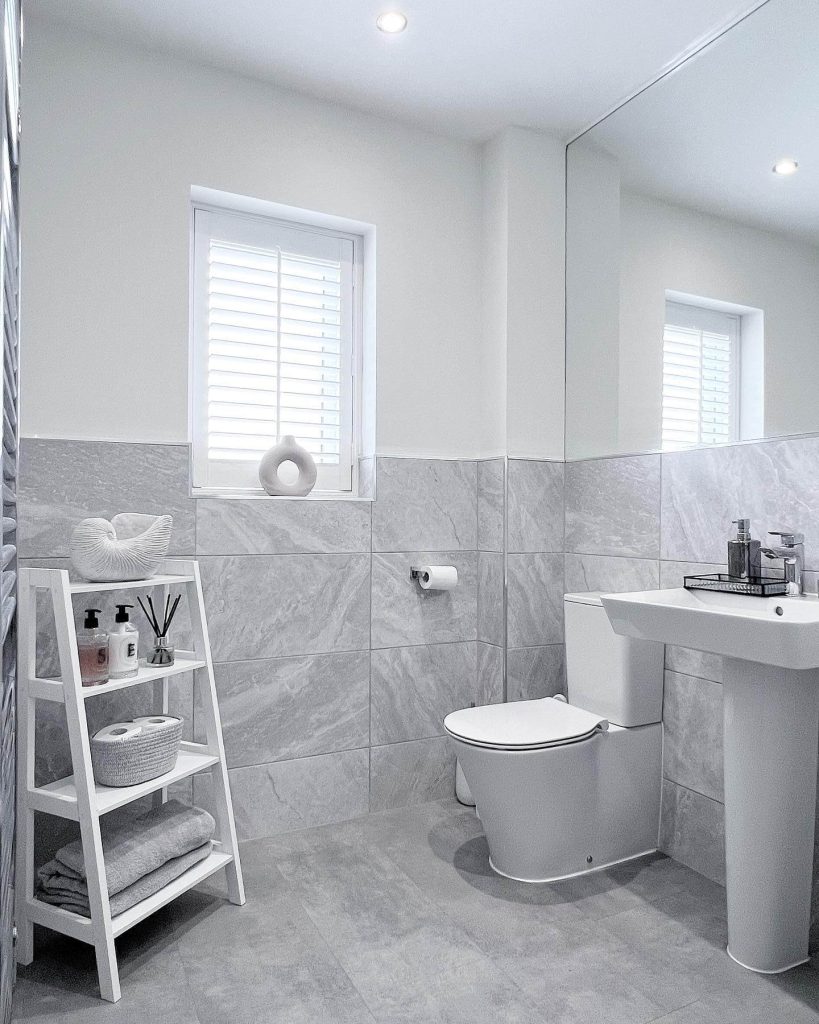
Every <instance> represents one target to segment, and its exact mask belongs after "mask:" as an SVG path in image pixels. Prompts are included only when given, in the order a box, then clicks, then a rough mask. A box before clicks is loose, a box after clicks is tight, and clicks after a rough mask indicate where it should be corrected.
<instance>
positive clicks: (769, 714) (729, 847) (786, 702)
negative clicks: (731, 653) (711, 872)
mask: <svg viewBox="0 0 819 1024" xmlns="http://www.w3.org/2000/svg"><path fill="white" fill-rule="evenodd" d="M724 666H725V671H724V685H723V697H724V706H725V718H724V729H725V853H726V876H727V877H726V887H727V894H728V953H729V954H730V956H731V957H732V958H733V959H734V960H736V961H737V963H739V964H741V965H742V966H743V967H747V968H749V969H750V970H752V971H759V972H761V973H764V974H777V973H779V972H780V971H786V970H788V968H790V967H795V966H796V965H797V964H800V963H804V962H805V961H806V960H807V959H808V932H809V929H810V906H811V884H812V874H813V839H814V826H815V817H816V769H817V748H818V747H819V669H806V670H796V669H785V668H777V667H775V666H773V665H762V664H759V663H757V662H752V661H741V660H739V659H737V658H729V657H726V658H725V659H724Z"/></svg>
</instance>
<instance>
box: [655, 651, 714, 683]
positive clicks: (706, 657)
mask: <svg viewBox="0 0 819 1024" xmlns="http://www.w3.org/2000/svg"><path fill="white" fill-rule="evenodd" d="M665 667H666V668H667V669H670V670H671V671H672V672H682V673H683V674H684V675H687V676H696V677H697V678H699V679H708V680H711V681H712V682H715V683H721V682H722V658H721V656H720V655H719V654H708V653H707V652H706V651H695V650H693V649H692V648H690V647H677V646H675V645H674V644H666V646H665Z"/></svg>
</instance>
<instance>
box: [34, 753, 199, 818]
mask: <svg viewBox="0 0 819 1024" xmlns="http://www.w3.org/2000/svg"><path fill="white" fill-rule="evenodd" d="M218 762H219V758H218V757H216V756H215V755H214V754H209V753H208V752H207V747H205V746H203V745H201V744H194V743H186V744H185V747H183V748H182V749H180V751H179V755H178V757H177V759H176V764H175V765H174V767H173V768H172V769H171V770H170V771H169V772H166V773H165V774H164V775H160V776H159V777H158V778H156V779H149V780H148V782H140V783H139V784H138V785H136V786H100V785H99V783H97V784H95V786H94V795H95V797H96V804H97V812H98V813H99V814H107V813H108V812H109V811H114V810H116V809H117V807H124V806H125V804H130V803H132V802H133V801H134V800H139V799H140V798H141V797H143V796H148V795H149V794H151V793H155V792H156V791H157V790H158V789H164V788H165V787H166V786H170V785H171V784H172V783H174V782H179V781H180V780H181V779H187V778H188V776H190V775H195V774H196V773H197V772H201V771H203V770H204V769H205V768H210V767H212V766H213V765H215V764H218ZM28 803H29V806H30V807H32V808H33V809H34V810H37V811H44V812H45V813H46V814H56V815H57V816H58V817H60V818H71V819H73V820H75V821H76V820H77V787H76V786H75V784H74V776H73V775H69V776H67V777H66V778H64V779H58V780H57V782H51V783H49V784H48V785H47V786H38V787H36V788H35V789H31V790H29V792H28Z"/></svg>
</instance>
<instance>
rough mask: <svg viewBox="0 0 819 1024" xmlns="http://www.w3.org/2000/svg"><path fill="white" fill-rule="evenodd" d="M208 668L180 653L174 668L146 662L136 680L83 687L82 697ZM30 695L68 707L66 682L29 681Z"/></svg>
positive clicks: (141, 664) (87, 697) (184, 652)
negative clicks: (65, 689)
mask: <svg viewBox="0 0 819 1024" xmlns="http://www.w3.org/2000/svg"><path fill="white" fill-rule="evenodd" d="M206 664H207V663H206V662H204V661H200V660H199V659H197V658H195V657H194V656H193V652H192V651H178V652H177V655H176V660H175V661H174V663H173V665H169V666H166V667H155V666H154V665H147V664H146V663H145V660H144V659H143V660H142V661H140V663H139V671H138V672H137V674H136V675H135V676H130V677H129V678H128V679H110V680H109V681H108V682H107V683H101V684H100V685H99V686H82V687H80V696H81V697H82V699H83V700H89V699H90V698H92V697H99V696H102V695H103V694H105V693H114V692H115V691H117V690H125V689H127V688H128V687H129V686H140V685H142V684H143V683H153V682H156V681H157V680H158V679H172V678H173V677H174V676H181V675H185V674H186V673H188V672H195V671H196V670H197V669H200V668H205V666H206ZM28 695H29V697H36V698H37V699H38V700H50V701H53V702H54V703H56V704H63V703H65V691H64V689H63V681H62V679H39V678H34V679H29V680H28Z"/></svg>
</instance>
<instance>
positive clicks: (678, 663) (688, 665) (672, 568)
mask: <svg viewBox="0 0 819 1024" xmlns="http://www.w3.org/2000/svg"><path fill="white" fill-rule="evenodd" d="M724 571H725V566H724V565H716V564H713V563H710V562H660V586H661V587H662V588H663V589H666V588H668V587H681V586H682V585H683V578H684V577H685V576H687V575H691V576H693V575H698V574H705V573H714V572H724ZM665 667H666V668H669V669H672V670H673V671H675V672H683V673H684V674H685V675H689V676H699V678H701V679H713V680H715V681H716V682H718V683H721V682H722V658H721V657H720V655H718V654H709V653H707V652H706V651H695V650H692V649H691V648H689V647H676V646H674V645H673V644H666V648H665Z"/></svg>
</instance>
